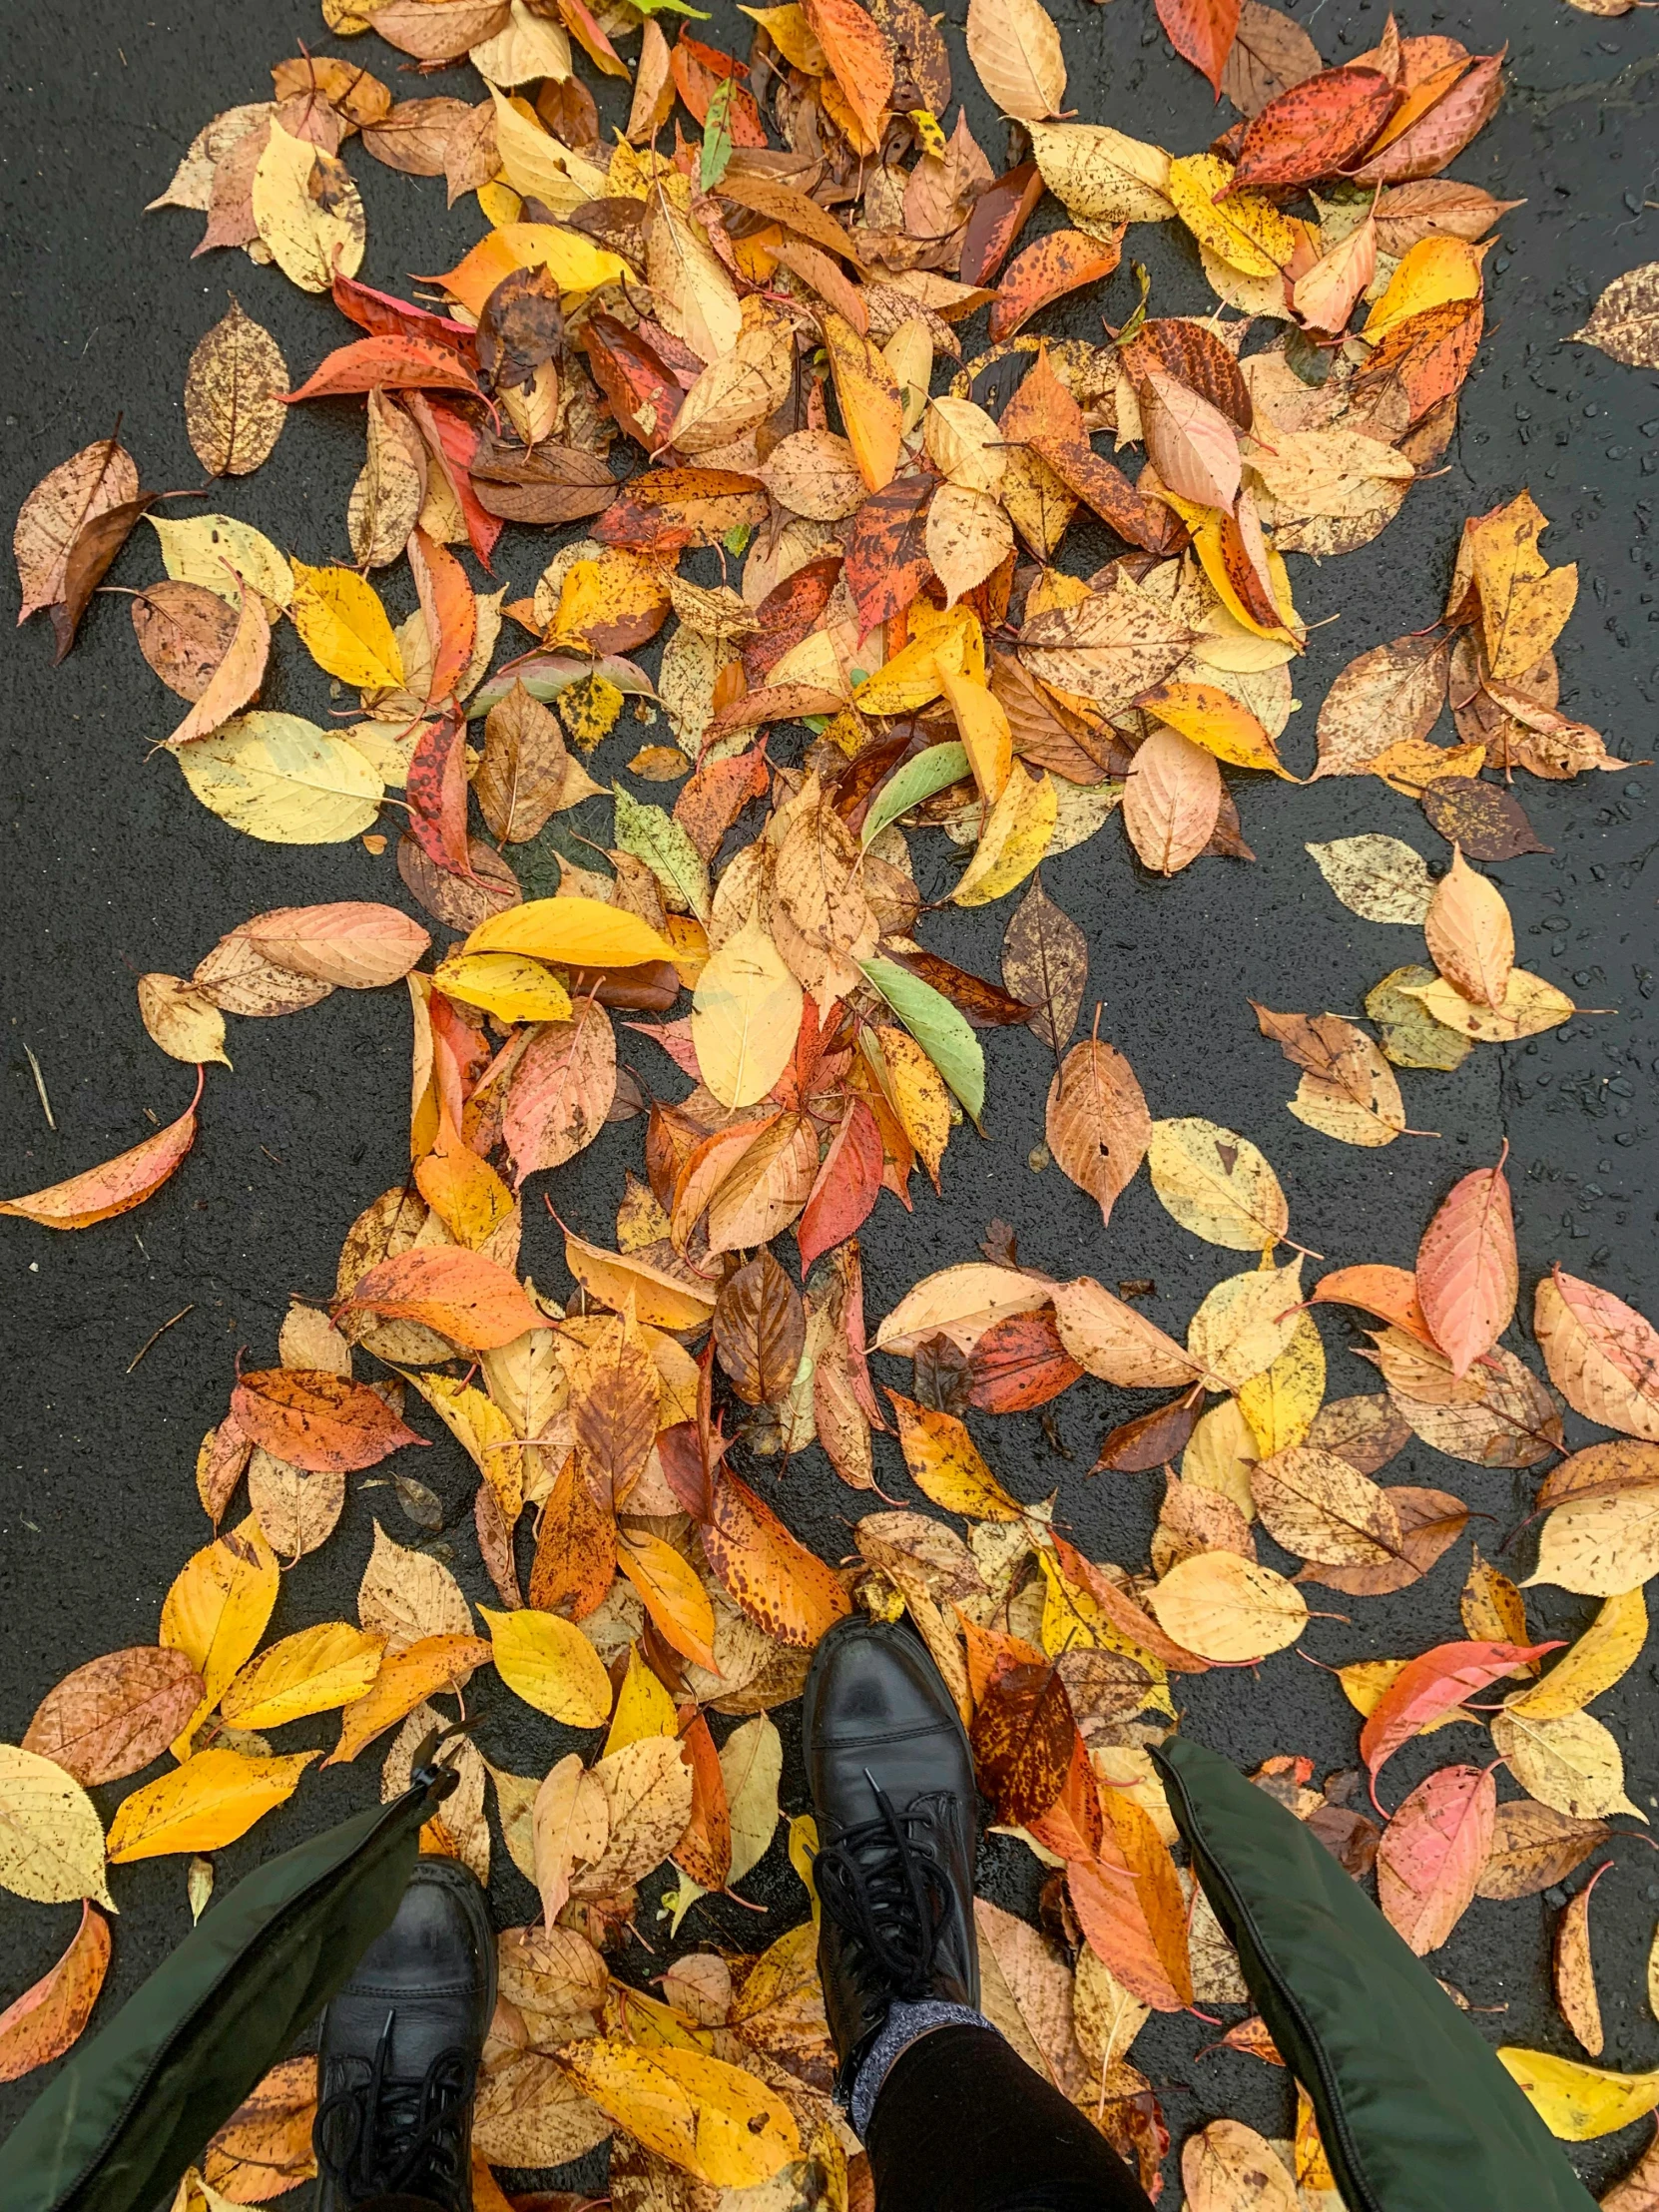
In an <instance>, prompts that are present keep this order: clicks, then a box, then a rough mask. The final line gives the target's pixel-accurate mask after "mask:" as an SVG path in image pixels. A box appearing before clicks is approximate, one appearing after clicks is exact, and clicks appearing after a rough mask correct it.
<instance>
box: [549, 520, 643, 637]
mask: <svg viewBox="0 0 1659 2212" xmlns="http://www.w3.org/2000/svg"><path fill="white" fill-rule="evenodd" d="M668 610H669V596H668V586H667V584H666V583H665V581H664V578H663V572H662V570H661V569H660V568H658V567H657V566H656V564H655V563H654V562H651V561H646V560H642V559H641V558H640V556H639V555H638V554H637V553H630V552H628V551H627V550H626V549H625V548H623V547H621V546H607V547H606V549H605V551H604V552H603V553H602V554H600V556H599V558H598V559H597V560H591V561H574V562H572V564H571V566H570V567H569V568H568V569H567V570H566V571H565V579H564V582H563V583H562V584H561V585H560V587H559V604H558V606H557V608H556V609H555V610H554V615H553V620H552V623H551V624H550V625H549V630H548V639H547V642H548V644H549V645H552V646H562V647H564V648H565V649H566V650H567V651H568V650H571V649H574V650H575V651H576V652H579V653H591V652H592V651H593V650H594V648H593V646H592V644H591V643H590V642H589V638H588V632H589V630H590V629H591V628H593V627H594V626H595V625H597V624H603V623H609V622H618V621H624V620H644V621H656V622H661V621H662V620H663V618H664V617H665V616H666V615H667V613H668Z"/></svg>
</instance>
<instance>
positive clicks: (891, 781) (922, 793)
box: [863, 743, 968, 988]
mask: <svg viewBox="0 0 1659 2212" xmlns="http://www.w3.org/2000/svg"><path fill="white" fill-rule="evenodd" d="M967 772H968V757H967V748H966V747H965V746H960V745H957V744H955V743H951V744H949V745H930V746H929V747H928V748H927V750H926V752H925V753H918V754H917V755H916V756H915V758H914V759H913V760H909V761H906V762H905V763H904V766H903V767H902V768H901V769H898V770H896V771H895V772H894V774H893V775H891V776H889V777H888V778H887V781H886V782H885V783H884V784H883V785H882V786H881V788H880V790H879V791H878V792H877V793H876V794H875V797H874V798H873V799H872V800H871V801H870V803H869V813H868V814H867V815H865V817H864V829H863V841H864V843H865V844H866V845H871V844H873V843H874V842H875V840H876V838H877V837H878V836H879V835H880V834H881V832H882V830H885V829H886V827H887V825H888V823H890V822H896V821H897V820H898V818H899V816H900V815H907V814H908V813H909V811H910V809H911V808H912V807H919V806H920V805H921V803H922V801H923V800H924V799H931V798H932V796H933V794H934V793H935V792H942V791H943V790H944V788H945V786H946V784H955V783H959V782H960V781H961V779H962V778H963V777H964V776H965V775H966V774H967ZM877 987H878V988H879V986H877Z"/></svg>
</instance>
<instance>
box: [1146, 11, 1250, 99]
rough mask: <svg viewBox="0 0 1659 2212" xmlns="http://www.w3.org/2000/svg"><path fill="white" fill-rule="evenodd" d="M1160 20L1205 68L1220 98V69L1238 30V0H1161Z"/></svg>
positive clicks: (1196, 63)
mask: <svg viewBox="0 0 1659 2212" xmlns="http://www.w3.org/2000/svg"><path fill="white" fill-rule="evenodd" d="M1158 20H1159V22H1160V23H1161V24H1162V25H1163V26H1164V29H1165V30H1166V31H1167V32H1168V33H1169V41H1170V44H1171V45H1172V46H1173V47H1174V48H1175V51H1176V52H1177V53H1178V54H1180V55H1181V56H1182V57H1183V58H1184V59H1185V60H1187V61H1189V62H1191V63H1192V65H1193V67H1194V68H1195V69H1197V70H1202V71H1203V73H1204V75H1205V76H1206V77H1208V78H1209V80H1210V82H1211V84H1212V85H1214V86H1215V88H1216V98H1217V99H1218V100H1219V99H1220V98H1221V73H1222V71H1223V70H1224V69H1225V68H1226V67H1227V57H1228V55H1229V54H1230V53H1231V52H1232V51H1233V41H1234V39H1235V38H1236V37H1237V36H1238V30H1239V0H1158Z"/></svg>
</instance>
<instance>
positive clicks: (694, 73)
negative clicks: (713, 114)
mask: <svg viewBox="0 0 1659 2212" xmlns="http://www.w3.org/2000/svg"><path fill="white" fill-rule="evenodd" d="M669 66H670V68H671V69H672V70H673V72H674V89H675V91H676V92H678V93H679V95H680V97H681V99H682V100H683V101H684V102H685V103H686V106H687V107H688V108H689V109H690V110H691V112H692V114H693V116H694V117H695V118H696V120H697V121H698V122H699V123H705V122H707V121H708V116H709V102H710V101H711V100H712V99H713V98H714V96H715V90H716V87H717V86H719V85H722V84H724V83H725V82H726V80H727V78H729V77H731V78H740V77H747V76H748V75H749V69H748V66H747V64H746V63H744V62H737V61H734V60H733V59H732V57H731V55H730V54H722V53H719V52H717V51H716V49H715V48H714V47H712V46H705V45H704V44H703V42H702V40H701V39H695V38H693V37H692V36H691V35H690V33H689V32H688V31H686V30H685V29H684V28H683V27H682V29H681V32H680V37H679V41H678V43H677V44H676V46H675V48H674V50H673V52H672V54H671V55H670V56H669ZM726 127H727V129H728V131H729V132H730V133H731V135H732V144H733V145H734V146H749V147H754V148H755V149H757V150H760V149H762V148H764V147H765V145H766V142H767V135H766V131H765V130H764V128H763V127H762V124H761V112H760V110H759V109H758V108H757V107H756V105H755V95H754V94H753V93H752V92H750V91H748V90H747V89H746V87H744V86H743V85H741V84H734V85H733V87H732V105H731V106H730V108H728V109H727V111H726Z"/></svg>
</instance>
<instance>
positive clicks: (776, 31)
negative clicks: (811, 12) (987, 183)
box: [738, 0, 944, 154]
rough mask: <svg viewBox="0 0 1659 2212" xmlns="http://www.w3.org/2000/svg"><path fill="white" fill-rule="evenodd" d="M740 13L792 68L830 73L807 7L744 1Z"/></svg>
mask: <svg viewBox="0 0 1659 2212" xmlns="http://www.w3.org/2000/svg"><path fill="white" fill-rule="evenodd" d="M738 13H739V14H740V15H747V16H748V17H749V18H750V20H751V22H754V23H758V24H759V25H760V26H761V28H762V30H763V31H765V32H766V34H767V36H768V38H770V39H771V41H772V43H773V45H774V46H776V47H777V49H778V51H779V53H780V54H782V55H783V57H784V59H785V61H787V62H788V63H789V64H790V65H791V67H792V68H795V69H799V70H801V71H802V72H803V73H804V74H805V75H806V76H809V77H828V76H829V74H830V63H829V61H828V59H827V58H826V56H825V52H824V48H823V47H822V46H821V45H820V44H819V42H818V40H817V39H816V38H815V37H814V36H813V30H812V26H811V25H810V24H809V23H808V21H807V11H806V9H805V8H803V7H801V6H799V5H798V4H793V0H792V5H790V6H788V7H783V8H746V7H743V6H742V5H741V4H740V6H739V9H738ZM929 120H931V119H930V118H929ZM910 121H911V122H912V123H916V118H915V117H914V116H913V115H912V116H911V118H910ZM916 128H917V130H918V131H919V130H920V129H921V126H920V124H919V123H916ZM933 128H934V130H935V131H936V130H937V129H938V125H937V124H936V123H935V124H934V125H933ZM928 151H929V152H933V151H937V152H938V153H940V154H942V153H943V152H944V141H943V139H942V138H941V139H940V141H939V144H938V147H937V149H933V148H929V149H928Z"/></svg>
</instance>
